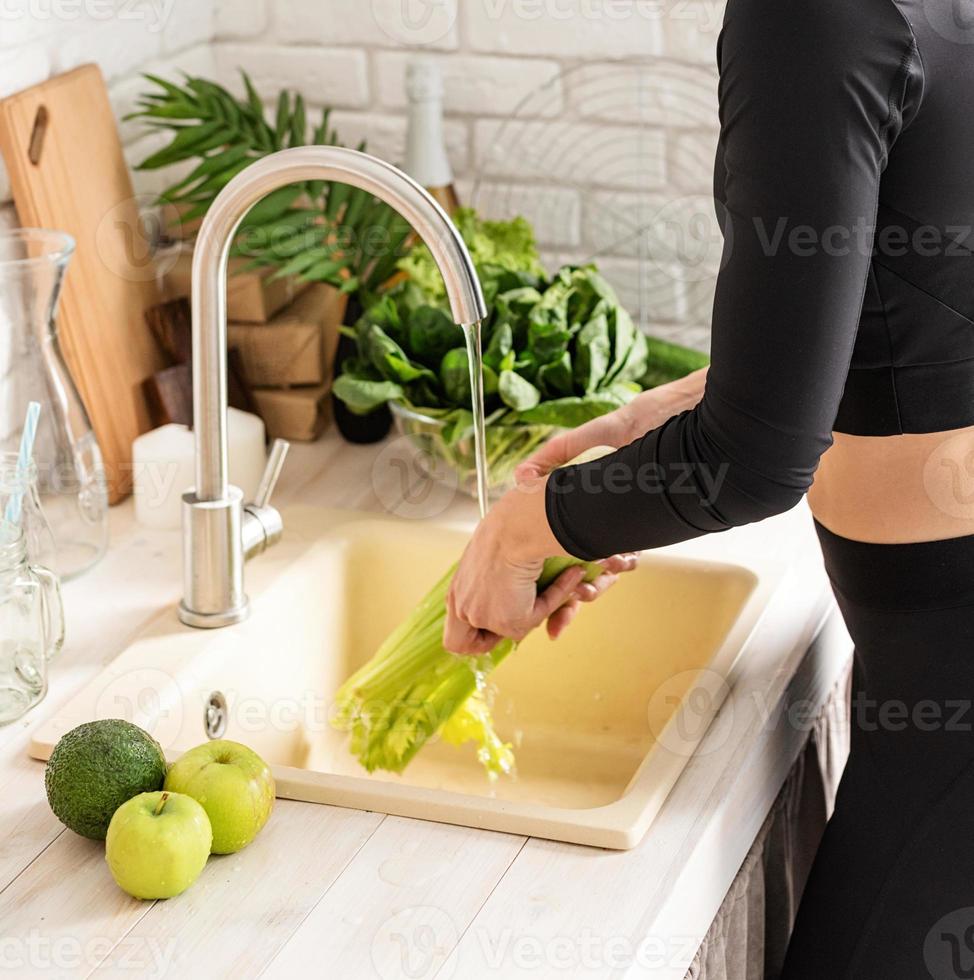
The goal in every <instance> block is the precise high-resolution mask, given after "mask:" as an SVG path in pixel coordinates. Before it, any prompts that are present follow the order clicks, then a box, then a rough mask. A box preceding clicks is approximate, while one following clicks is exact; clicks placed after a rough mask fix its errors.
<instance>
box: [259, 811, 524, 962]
mask: <svg viewBox="0 0 974 980" xmlns="http://www.w3.org/2000/svg"><path fill="white" fill-rule="evenodd" d="M524 841H525V838H523V837H517V836H513V835H510V834H498V833H493V832H491V831H485V830H469V829H466V828H463V827H452V826H449V825H447V824H434V823H425V822H423V821H420V820H409V819H407V818H405V817H387V818H386V820H385V821H384V823H383V824H382V826H381V827H380V828H379V829H378V830H377V831H376V833H375V834H373V835H372V837H371V838H370V839H369V841H368V843H367V844H366V845H365V846H364V847H363V848H362V849H361V851H359V853H358V854H357V855H356V856H355V858H354V860H353V861H352V862H351V863H350V865H349V866H348V868H347V869H346V870H345V871H344V873H343V874H342V875H341V877H340V878H339V879H338V881H336V882H335V884H334V885H333V886H332V888H331V889H330V890H329V891H328V893H327V894H326V895H325V897H324V898H323V899H322V900H321V902H319V904H318V905H317V906H316V907H315V909H314V910H313V911H312V912H311V914H310V915H309V916H308V917H307V919H305V921H304V922H303V923H302V924H301V927H300V929H298V931H297V932H296V933H295V934H294V935H293V936H292V937H291V939H290V940H289V942H288V943H287V945H286V946H285V947H284V948H283V949H282V950H281V951H280V952H279V953H278V955H277V957H276V958H275V959H274V961H273V962H272V963H271V964H270V966H269V967H268V969H267V971H266V972H265V973H264V974H263V975H262V980H292V978H294V977H305V976H308V977H311V976H314V977H317V976H329V977H349V978H352V977H355V978H359V977H361V978H366V977H379V978H382V980H390V978H399V977H403V978H406V977H408V978H409V980H429V978H432V977H433V976H434V975H436V974H437V971H438V970H440V968H441V967H442V966H443V964H444V962H446V961H447V959H448V957H449V956H450V954H451V953H452V950H453V948H454V946H455V944H456V942H457V940H458V939H459V937H460V935H461V934H462V933H463V930H464V929H465V928H466V927H467V925H468V923H469V922H470V921H471V920H472V919H473V917H474V916H475V915H476V913H477V911H478V910H479V909H480V907H481V906H482V904H483V902H484V900H485V898H486V897H487V896H488V895H489V894H490V892H491V890H492V889H493V888H494V887H495V885H496V884H497V883H498V882H499V881H500V880H501V878H502V877H503V875H504V873H505V872H506V870H507V868H508V867H509V866H510V864H511V862H512V861H513V860H514V858H515V857H516V855H517V854H518V852H519V851H520V849H521V848H522V846H523V845H524Z"/></svg>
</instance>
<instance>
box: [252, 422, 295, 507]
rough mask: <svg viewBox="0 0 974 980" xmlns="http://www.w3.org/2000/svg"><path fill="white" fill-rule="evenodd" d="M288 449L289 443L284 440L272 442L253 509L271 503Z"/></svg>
mask: <svg viewBox="0 0 974 980" xmlns="http://www.w3.org/2000/svg"><path fill="white" fill-rule="evenodd" d="M290 448H291V443H289V442H288V441H287V440H286V439H275V440H274V444H273V445H272V446H271V451H270V455H269V456H268V457H267V465H266V466H265V467H264V472H263V474H262V475H261V478H260V483H258V484H257V495H256V496H255V497H254V506H255V507H266V506H267V505H268V504H269V503H270V502H271V496H272V495H273V493H274V488H275V487H276V486H277V481H278V479H280V476H281V470H282V469H283V468H284V460H285V459H286V458H287V451H288V450H289V449H290Z"/></svg>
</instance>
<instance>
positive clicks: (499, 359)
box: [484, 320, 514, 371]
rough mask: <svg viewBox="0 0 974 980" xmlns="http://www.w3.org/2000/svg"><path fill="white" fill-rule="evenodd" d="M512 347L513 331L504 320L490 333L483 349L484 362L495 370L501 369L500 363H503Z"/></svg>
mask: <svg viewBox="0 0 974 980" xmlns="http://www.w3.org/2000/svg"><path fill="white" fill-rule="evenodd" d="M513 348H514V331H513V330H511V325H510V324H509V323H508V322H507V321H506V320H505V321H504V322H503V323H498V324H497V325H496V326H495V327H494V330H493V333H492V334H491V335H490V343H488V344H487V349H486V350H485V351H484V364H485V365H487V366H488V367H492V368H493V369H494V370H495V371H499V370H501V365H502V364H503V363H504V361H505V359H506V358H507V355H508V354H510V353H511V352H512V351H513Z"/></svg>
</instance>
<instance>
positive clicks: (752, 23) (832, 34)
mask: <svg viewBox="0 0 974 980" xmlns="http://www.w3.org/2000/svg"><path fill="white" fill-rule="evenodd" d="M962 14H963V9H962V8H961V7H958V5H957V0H729V2H728V7H727V12H726V16H725V20H724V27H723V31H722V33H721V37H720V41H719V44H718V63H719V68H720V120H721V136H720V147H719V151H718V155H717V166H716V173H715V181H714V183H715V196H716V199H717V207H718V213H719V215H720V217H721V219H722V222H723V227H724V237H725V247H724V264H723V266H722V270H721V273H720V276H719V278H718V282H717V290H716V299H715V304H714V311H713V335H712V336H713V339H712V364H711V367H710V369H709V372H700V373H698V374H697V375H691V376H690V377H689V378H687V379H685V380H684V381H682V382H679V383H677V384H675V385H671V386H666V387H664V388H659V389H655V390H653V391H649V392H646V393H644V394H643V395H641V396H640V397H639V398H637V399H636V400H635V401H634V402H633V403H632V404H630V405H629V406H627V407H626V408H624V409H621V410H620V411H618V412H616V413H614V414H613V415H610V416H606V417H604V418H602V419H598V420H596V421H595V422H591V423H589V424H588V425H586V426H583V427H582V428H580V429H578V430H576V431H574V432H572V433H568V434H566V435H564V436H562V437H560V438H558V439H556V440H554V442H553V443H551V444H550V445H549V446H548V447H547V448H546V449H545V450H543V451H542V453H540V454H539V456H538V457H536V458H535V459H534V460H532V461H531V462H530V463H529V464H528V465H527V466H526V467H524V468H523V469H522V471H521V476H522V477H523V478H527V477H530V476H532V475H533V476H535V477H537V478H538V479H535V480H525V486H524V487H522V489H521V490H518V491H512V492H511V493H509V494H508V495H507V496H505V497H504V498H503V499H502V500H501V501H500V502H498V504H497V506H496V507H495V508H494V509H493V510H492V512H491V514H490V515H489V516H488V518H487V519H486V520H485V521H484V522H483V523H482V524H481V525H480V527H479V528H478V530H477V532H476V533H475V535H474V537H473V539H472V541H471V544H470V546H469V547H468V549H467V552H466V554H465V556H464V559H463V562H462V563H461V567H460V570H459V572H458V574H457V576H456V579H455V582H454V586H453V589H452V591H451V594H450V601H449V609H450V615H449V617H448V622H447V627H446V634H445V642H446V643H447V646H448V647H450V648H451V649H453V650H456V651H458V652H477V651H480V650H484V649H487V648H489V647H490V646H492V645H493V643H494V642H496V639H497V637H498V636H500V635H507V636H515V637H519V636H521V635H523V634H524V633H526V632H527V631H528V630H529V629H530V628H531V627H532V626H534V625H536V624H538V623H540V622H541V621H542V620H543V619H545V618H548V629H549V632H550V633H551V634H552V635H553V636H554V635H557V634H558V633H559V632H560V631H561V629H563V628H564V627H565V625H567V623H568V622H569V621H570V619H571V617H572V616H573V615H574V614H575V611H576V608H577V604H578V601H579V600H584V599H591V598H594V597H595V596H596V595H597V594H598V593H599V592H600V591H601V590H602V589H603V588H604V587H605V586H606V585H608V584H610V583H611V580H612V577H613V575H614V573H615V572H617V571H620V570H624V569H625V568H628V567H630V565H631V559H630V558H628V557H626V553H628V552H631V551H634V550H636V549H646V548H655V547H659V546H661V545H667V544H671V543H673V542H677V541H682V540H685V539H688V538H693V537H697V536H699V535H701V534H706V533H710V532H715V531H722V530H725V529H726V528H729V527H733V526H735V525H741V524H747V523H750V522H753V521H759V520H762V519H764V518H766V517H769V516H772V515H774V514H778V513H781V512H782V511H785V510H787V509H788V508H790V507H792V506H793V505H794V504H795V503H796V502H797V501H798V500H799V499H800V498H801V497H802V496H803V495H804V494H805V493H808V494H809V503H810V505H811V508H812V510H813V512H814V514H815V517H816V523H817V528H818V533H819V536H820V539H821V543H822V548H823V552H824V554H825V559H826V565H827V568H828V571H829V575H830V577H831V580H832V584H833V587H834V591H835V594H836V597H837V600H838V603H839V605H840V607H841V610H842V613H843V615H844V617H845V620H846V623H847V625H848V628H849V631H850V633H851V634H852V637H853V639H854V641H855V644H856V659H855V678H854V689H855V697H854V702H853V719H852V721H853V731H852V754H851V757H850V760H849V763H848V767H847V769H846V772H845V775H844V777H843V779H842V783H841V786H840V789H839V794H838V801H837V806H836V811H835V815H834V816H833V818H832V821H831V823H830V825H829V827H828V830H827V832H826V835H825V838H824V841H823V843H822V846H821V849H820V852H819V854H818V857H817V859H816V862H815V866H814V870H813V872H812V875H811V879H810V881H809V883H808V886H807V889H806V893H805V896H804V898H803V901H802V905H801V909H800V911H799V915H798V921H797V924H796V929H795V934H794V937H793V940H792V945H791V949H790V951H789V955H788V961H787V965H786V967H785V971H784V977H785V978H786V980H806V978H807V980H844V978H850V980H853V978H854V980H921V978H924V977H928V976H933V977H934V978H935V980H941V977H942V978H945V980H946V978H953V977H955V976H956V977H962V976H974V970H970V967H971V966H972V964H974V910H969V911H970V915H969V916H968V920H964V921H963V922H961V920H963V917H964V914H965V913H963V912H959V911H957V910H963V909H965V908H967V907H970V906H974V733H972V731H971V725H972V722H974V712H972V711H971V707H970V699H971V698H972V697H974V494H971V495H969V494H968V490H969V489H970V488H971V487H970V481H971V480H972V478H974V466H972V465H971V464H972V461H974V258H972V248H974V232H972V227H974V44H971V43H970V42H972V41H974V21H972V23H970V24H965V23H964V21H963V20H962ZM602 444H608V445H611V446H614V447H618V449H617V451H616V452H614V453H612V454H611V455H609V456H607V457H605V458H603V459H601V460H599V461H597V462H593V463H586V464H582V465H576V466H568V467H564V468H561V469H558V470H557V471H556V472H551V473H550V475H548V474H549V472H550V471H551V469H552V468H553V467H554V466H556V465H559V464H562V463H564V462H566V461H567V460H568V459H571V458H574V456H575V455H576V454H577V453H579V452H581V451H582V450H584V449H586V448H589V447H592V446H596V445H602ZM688 472H689V473H690V474H691V479H689V480H687V479H686V474H687V473H688ZM813 481H814V483H813ZM539 483H540V484H541V489H543V492H528V491H529V490H530V488H531V486H532V485H533V486H534V487H535V488H537V485H538V484H539ZM552 554H571V555H576V556H578V557H580V558H586V559H592V558H604V557H606V556H614V557H612V558H610V559H609V563H608V565H609V571H607V574H606V575H605V576H604V577H603V579H602V580H600V581H599V582H598V583H597V584H596V585H594V586H582V585H580V584H579V573H578V572H577V571H570V572H566V573H565V574H564V575H563V576H562V578H561V579H559V581H558V582H556V584H555V585H554V586H553V587H552V588H551V589H550V590H549V591H548V592H547V593H546V594H545V595H543V596H541V597H540V598H536V597H535V593H534V580H535V578H536V575H537V572H538V569H539V567H540V563H541V561H542V559H543V558H544V557H546V556H548V555H552ZM620 556H622V557H620ZM950 913H954V915H953V916H952V917H951V916H950ZM945 916H947V917H948V918H947V919H944V917H945ZM958 922H960V926H958ZM966 926H970V927H971V928H970V929H969V930H968V929H967V928H966ZM964 970H969V972H966V973H965V972H964ZM937 971H940V972H937ZM951 971H953V972H951Z"/></svg>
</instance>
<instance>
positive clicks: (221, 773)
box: [165, 738, 274, 854]
mask: <svg viewBox="0 0 974 980" xmlns="http://www.w3.org/2000/svg"><path fill="white" fill-rule="evenodd" d="M165 788H166V789H168V790H172V791H173V792H174V793H185V794H186V795H187V796H192V797H193V799H194V800H196V801H197V802H198V803H199V804H200V805H201V806H202V807H203V809H204V810H206V815H207V816H208V817H209V818H210V824H211V826H212V827H213V853H214V854H232V853H233V852H234V851H239V850H240V849H241V848H243V847H246V846H247V845H248V844H249V843H250V842H251V841H252V840H253V839H254V838H255V837H256V836H257V832H258V831H259V830H260V828H261V827H263V826H264V824H265V823H267V818H268V817H269V816H270V815H271V807H273V805H274V777H273V776H272V775H271V770H270V767H269V766H268V765H267V763H266V762H264V760H263V759H262V758H261V757H260V756H259V755H258V754H257V753H256V752H254V751H253V750H252V749H248V748H247V746H246V745H241V744H240V743H239V742H231V741H230V740H229V739H225V738H219V739H214V740H213V741H212V742H204V743H203V744H202V745H197V746H196V748H195V749H190V750H189V751H188V752H187V753H185V754H184V755H182V756H180V757H179V758H178V759H177V760H176V761H175V762H174V763H173V765H172V766H171V767H170V769H169V773H168V774H167V775H166V784H165Z"/></svg>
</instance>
